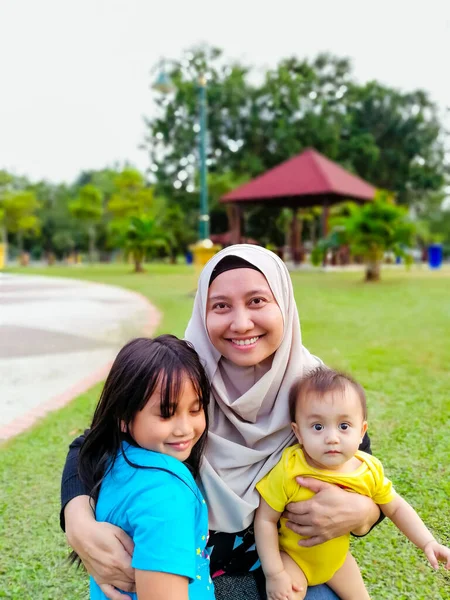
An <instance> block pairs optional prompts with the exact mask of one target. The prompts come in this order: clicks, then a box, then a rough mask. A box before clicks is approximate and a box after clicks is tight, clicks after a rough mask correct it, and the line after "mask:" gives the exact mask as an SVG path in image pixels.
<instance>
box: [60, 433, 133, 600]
mask: <svg viewBox="0 0 450 600" xmlns="http://www.w3.org/2000/svg"><path fill="white" fill-rule="evenodd" d="M88 431H89V430H86V431H85V433H84V435H81V436H79V437H78V438H76V439H75V440H74V441H73V442H72V443H71V444H70V447H69V454H68V455H67V459H66V464H65V466H64V471H63V476H62V481H61V515H60V521H61V527H62V529H63V530H65V531H66V537H67V541H68V543H69V546H70V547H71V548H73V550H75V552H76V553H77V554H78V556H79V557H80V559H81V560H82V562H83V564H84V566H85V567H86V570H87V571H88V573H90V574H91V575H92V576H93V577H94V579H95V581H96V582H97V583H98V584H99V585H100V586H101V588H102V591H103V592H104V594H105V595H106V596H107V597H108V598H110V599H111V600H120V599H124V600H126V599H127V598H128V596H123V595H122V594H120V592H118V591H117V590H115V589H114V587H113V586H116V587H118V588H120V589H122V590H124V591H128V592H131V591H133V590H134V570H133V569H132V567H131V555H132V554H133V542H132V540H131V538H129V537H128V535H127V534H126V533H125V532H124V531H122V530H121V529H119V528H118V527H115V526H114V525H111V524H109V523H98V522H97V521H96V520H95V516H94V513H93V510H92V507H91V505H90V497H89V495H88V494H89V490H86V488H85V486H84V485H83V483H82V482H81V480H80V478H79V476H78V456H79V453H80V448H81V446H82V444H83V442H84V439H85V436H86V434H87V433H88Z"/></svg>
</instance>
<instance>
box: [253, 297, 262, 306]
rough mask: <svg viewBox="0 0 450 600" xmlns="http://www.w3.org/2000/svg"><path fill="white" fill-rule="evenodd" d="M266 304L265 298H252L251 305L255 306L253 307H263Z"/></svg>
mask: <svg viewBox="0 0 450 600" xmlns="http://www.w3.org/2000/svg"><path fill="white" fill-rule="evenodd" d="M264 302H265V301H264V298H252V300H250V304H253V306H262V305H263V304H264Z"/></svg>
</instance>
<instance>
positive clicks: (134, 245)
mask: <svg viewBox="0 0 450 600" xmlns="http://www.w3.org/2000/svg"><path fill="white" fill-rule="evenodd" d="M169 242H170V235H169V234H168V233H167V232H165V231H164V230H163V229H162V227H160V225H159V224H158V222H157V221H156V220H155V219H154V218H152V217H148V216H141V217H130V220H129V223H128V226H127V229H126V230H125V234H124V236H123V242H122V244H123V247H124V249H125V252H126V253H127V255H132V257H133V261H134V272H135V273H143V272H144V268H143V266H142V263H143V262H144V259H145V258H146V257H147V256H152V255H154V254H155V253H157V252H160V251H161V250H162V251H164V252H169V250H170V243H169Z"/></svg>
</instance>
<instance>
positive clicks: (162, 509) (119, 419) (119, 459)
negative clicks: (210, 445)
mask: <svg viewBox="0 0 450 600" xmlns="http://www.w3.org/2000/svg"><path fill="white" fill-rule="evenodd" d="M209 392H210V389H209V383H208V378H207V376H206V373H205V371H204V369H203V367H202V365H201V364H200V360H199V358H198V355H197V354H196V352H195V350H194V349H193V348H192V347H191V346H190V344H188V343H187V342H184V341H181V340H179V339H177V338H176V337H174V336H171V335H162V336H160V337H157V338H155V339H153V340H152V339H146V338H138V339H135V340H132V341H131V342H129V343H128V344H127V345H126V346H124V348H122V350H121V351H120V352H119V354H118V356H117V358H116V360H115V361H114V364H113V366H112V368H111V371H110V373H109V375H108V378H107V380H106V383H105V387H104V389H103V392H102V394H101V396H100V401H99V403H98V406H97V408H96V410H95V413H94V418H93V421H92V425H91V430H90V432H89V433H88V435H87V436H86V439H85V441H84V443H83V446H82V448H81V451H80V459H79V473H80V477H81V480H82V481H83V482H84V483H85V485H86V486H87V488H88V489H89V490H91V502H92V508H93V509H94V503H95V509H94V510H95V516H96V519H97V520H98V521H106V522H107V523H111V524H113V525H116V526H118V527H120V528H122V529H123V530H124V531H126V533H127V534H128V535H129V536H130V537H131V539H132V540H133V543H134V551H133V555H132V563H131V564H132V566H133V567H134V569H135V573H136V594H132V595H131V596H132V597H133V598H139V600H188V599H189V600H213V598H214V591H213V585H212V582H211V579H210V577H209V561H208V555H207V554H206V550H205V546H206V543H207V539H208V538H207V536H208V515H207V510H206V504H205V501H204V500H203V497H202V495H201V493H200V491H199V489H198V487H197V485H196V483H195V479H194V478H195V477H196V476H197V475H198V472H199V467H200V462H201V458H202V453H203V449H204V446H205V442H206V435H207V422H208V417H207V414H206V412H205V409H206V407H207V405H208V402H209ZM183 463H184V464H183ZM100 598H106V596H105V595H104V594H103V592H102V591H101V589H100V587H99V586H98V585H97V583H96V582H95V580H94V579H93V578H91V599H92V600H98V599H100Z"/></svg>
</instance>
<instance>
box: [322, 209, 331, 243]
mask: <svg viewBox="0 0 450 600" xmlns="http://www.w3.org/2000/svg"><path fill="white" fill-rule="evenodd" d="M329 216H330V205H329V204H328V202H325V203H324V205H323V211H322V237H323V238H325V237H327V235H328V229H329V227H328V219H329Z"/></svg>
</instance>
